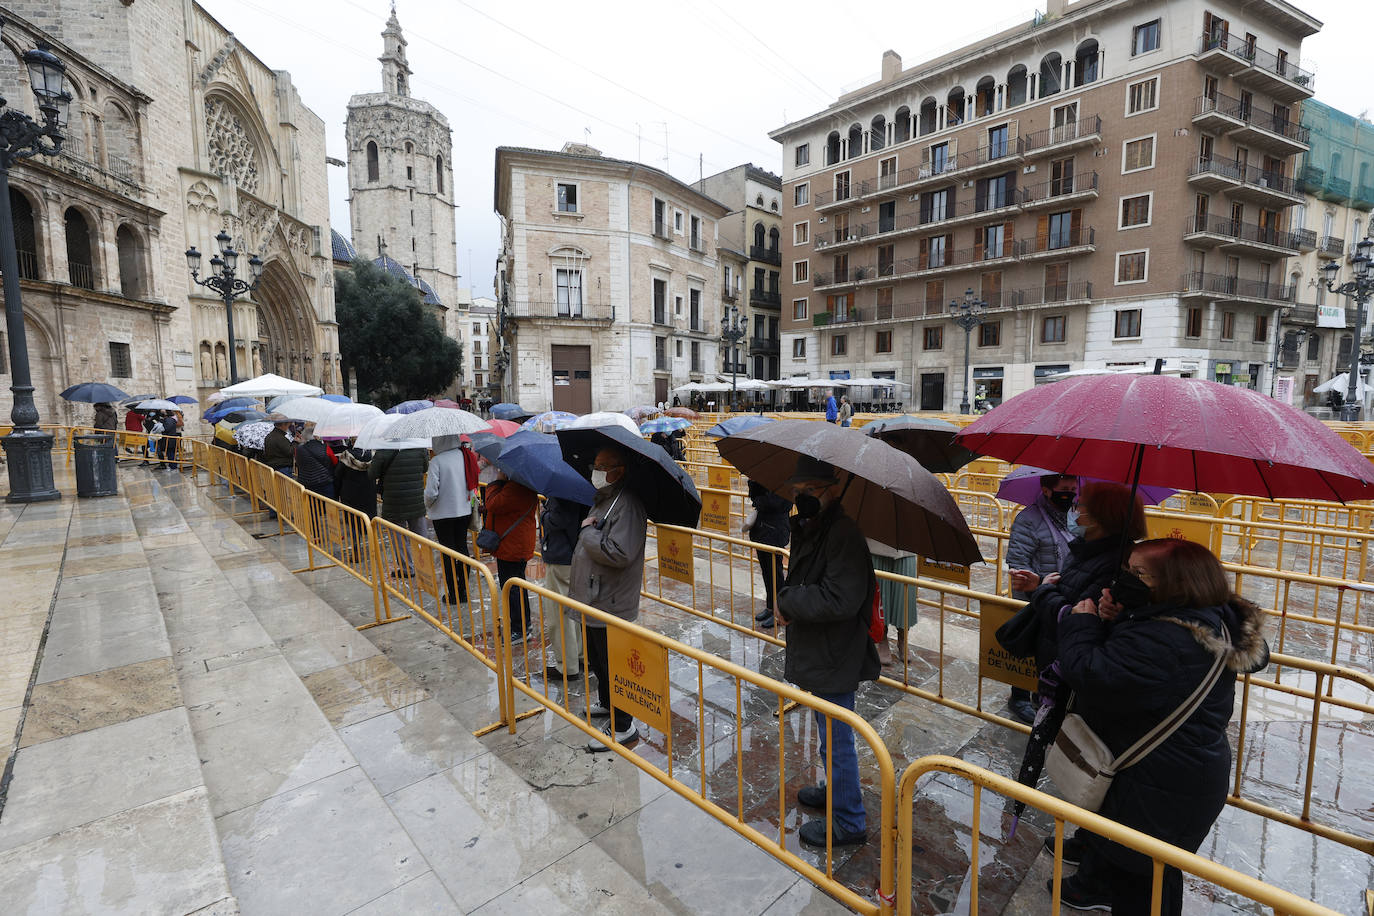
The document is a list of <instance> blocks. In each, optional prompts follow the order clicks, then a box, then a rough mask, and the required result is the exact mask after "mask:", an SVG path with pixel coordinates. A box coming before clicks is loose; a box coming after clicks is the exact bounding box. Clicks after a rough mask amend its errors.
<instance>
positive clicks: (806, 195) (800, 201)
mask: <svg viewBox="0 0 1374 916" xmlns="http://www.w3.org/2000/svg"><path fill="white" fill-rule="evenodd" d="M810 202H811V185H810V184H808V183H807V182H804V181H803V182H802V183H801V184H799V185H797V186H796V187H795V188H793V189H792V203H793V205H794V206H798V207H805V206H806V205H807V204H809V203H810Z"/></svg>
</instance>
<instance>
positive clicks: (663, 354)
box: [654, 337, 668, 372]
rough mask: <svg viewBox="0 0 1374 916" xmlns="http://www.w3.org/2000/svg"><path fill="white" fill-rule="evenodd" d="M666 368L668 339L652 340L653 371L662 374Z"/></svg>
mask: <svg viewBox="0 0 1374 916" xmlns="http://www.w3.org/2000/svg"><path fill="white" fill-rule="evenodd" d="M667 368H668V338H666V337H655V338H654V369H655V370H656V371H658V372H664V371H666V370H667Z"/></svg>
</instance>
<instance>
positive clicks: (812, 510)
mask: <svg viewBox="0 0 1374 916" xmlns="http://www.w3.org/2000/svg"><path fill="white" fill-rule="evenodd" d="M794 502H795V503H796V504H797V514H798V515H800V516H801V517H802V518H815V517H816V516H817V515H820V514H821V500H820V497H817V496H812V495H811V494H810V493H798V494H797V498H796V500H794Z"/></svg>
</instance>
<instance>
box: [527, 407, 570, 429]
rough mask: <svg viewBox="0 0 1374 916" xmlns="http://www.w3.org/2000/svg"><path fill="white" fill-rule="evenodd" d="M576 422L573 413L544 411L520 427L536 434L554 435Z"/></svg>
mask: <svg viewBox="0 0 1374 916" xmlns="http://www.w3.org/2000/svg"><path fill="white" fill-rule="evenodd" d="M576 420H577V414H575V413H568V412H567V411H566V410H546V411H544V412H543V413H540V414H535V415H534V416H532V417H530V418H529V419H528V420H526V421H525V422H524V423H522V424H520V425H521V426H522V427H524V428H525V429H532V430H534V431H535V432H537V433H556V432H558V431H559V430H560V429H567V428H568V427H569V426H571V425H572V424H573V423H574V422H576Z"/></svg>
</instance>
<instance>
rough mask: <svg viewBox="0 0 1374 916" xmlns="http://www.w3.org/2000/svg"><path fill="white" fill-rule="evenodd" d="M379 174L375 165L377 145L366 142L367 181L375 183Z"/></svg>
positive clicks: (378, 169)
mask: <svg viewBox="0 0 1374 916" xmlns="http://www.w3.org/2000/svg"><path fill="white" fill-rule="evenodd" d="M380 172H381V168H380V166H379V165H378V163H377V144H375V143H373V142H372V141H371V140H369V141H367V180H368V181H376V180H377V179H378V177H379V174H380Z"/></svg>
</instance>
